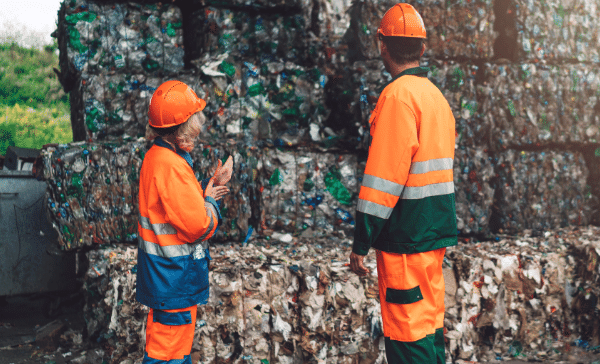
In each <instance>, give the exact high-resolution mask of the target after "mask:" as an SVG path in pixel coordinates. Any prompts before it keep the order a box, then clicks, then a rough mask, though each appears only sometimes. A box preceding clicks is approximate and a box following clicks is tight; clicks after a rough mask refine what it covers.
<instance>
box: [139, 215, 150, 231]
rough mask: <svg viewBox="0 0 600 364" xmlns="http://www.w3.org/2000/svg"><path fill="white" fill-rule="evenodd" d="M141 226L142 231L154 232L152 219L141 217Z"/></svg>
mask: <svg viewBox="0 0 600 364" xmlns="http://www.w3.org/2000/svg"><path fill="white" fill-rule="evenodd" d="M140 225H142V229H146V230H152V225H151V224H150V219H149V218H147V217H144V216H140Z"/></svg>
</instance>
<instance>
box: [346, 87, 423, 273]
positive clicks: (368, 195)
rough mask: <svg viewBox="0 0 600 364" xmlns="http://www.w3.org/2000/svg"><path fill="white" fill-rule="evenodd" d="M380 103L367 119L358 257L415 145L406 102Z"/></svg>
mask: <svg viewBox="0 0 600 364" xmlns="http://www.w3.org/2000/svg"><path fill="white" fill-rule="evenodd" d="M380 102H382V105H380V106H379V107H377V108H376V111H375V113H376V115H374V116H373V118H372V120H371V123H372V124H373V125H372V126H371V136H372V141H371V146H370V148H369V157H368V159H367V165H366V167H365V174H364V177H363V183H362V186H361V188H360V193H359V196H358V205H357V207H356V229H355V230H354V244H353V246H352V252H353V255H358V256H364V255H366V254H367V253H368V252H369V249H370V248H371V245H372V244H373V243H374V242H375V240H376V239H377V237H378V236H379V234H380V232H381V230H382V229H383V227H384V225H385V224H386V223H387V221H388V219H389V217H390V215H391V214H392V211H393V210H394V207H395V206H396V204H397V203H398V199H399V198H400V195H401V194H402V191H403V190H404V185H405V184H406V180H407V179H408V173H409V171H410V165H411V160H412V156H413V155H414V154H415V153H416V151H417V149H418V147H419V142H418V138H417V124H416V117H415V115H414V114H413V112H412V110H411V109H410V108H409V107H408V105H406V104H405V103H404V102H401V101H399V100H396V99H394V98H392V97H388V98H386V99H383V100H381V101H380ZM354 259H355V260H356V259H358V258H356V257H355V258H354ZM356 267H357V268H360V265H359V264H358V263H357V265H356ZM363 267H364V266H363ZM365 269H366V268H365ZM357 273H358V272H357Z"/></svg>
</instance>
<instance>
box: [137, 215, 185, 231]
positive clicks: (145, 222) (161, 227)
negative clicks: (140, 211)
mask: <svg viewBox="0 0 600 364" xmlns="http://www.w3.org/2000/svg"><path fill="white" fill-rule="evenodd" d="M140 225H142V228H144V229H147V230H152V231H154V235H177V230H176V229H175V228H174V227H173V226H171V224H168V223H164V224H151V223H150V219H149V218H147V217H144V216H140Z"/></svg>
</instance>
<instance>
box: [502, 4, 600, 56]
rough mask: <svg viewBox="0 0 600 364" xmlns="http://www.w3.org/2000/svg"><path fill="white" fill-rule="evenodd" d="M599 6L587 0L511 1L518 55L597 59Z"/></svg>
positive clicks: (599, 43) (599, 46)
mask: <svg viewBox="0 0 600 364" xmlns="http://www.w3.org/2000/svg"><path fill="white" fill-rule="evenodd" d="M599 6H600V5H599V4H598V3H597V2H595V1H587V0H576V1H559V0H551V1H544V2H537V1H527V0H516V1H514V7H513V15H512V17H513V19H514V20H513V21H514V22H515V26H514V27H515V30H517V31H518V33H517V34H515V35H516V40H517V43H518V45H519V48H520V51H521V54H522V55H523V57H524V58H527V59H531V60H533V59H538V60H545V61H551V62H557V61H558V62H560V61H577V62H591V63H598V62H600V53H599V52H600V51H599V49H600V38H599V37H598V31H599V30H600V28H599V27H598V22H596V21H595V18H596V14H598V11H599V10H600V9H599Z"/></svg>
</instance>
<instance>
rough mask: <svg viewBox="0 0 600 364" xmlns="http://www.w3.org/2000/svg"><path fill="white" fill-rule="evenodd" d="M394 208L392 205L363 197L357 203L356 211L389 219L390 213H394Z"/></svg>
mask: <svg viewBox="0 0 600 364" xmlns="http://www.w3.org/2000/svg"><path fill="white" fill-rule="evenodd" d="M392 210H393V208H391V207H387V206H383V205H380V204H378V203H375V202H371V201H367V200H362V199H359V200H358V204H357V205H356V211H360V212H362V213H365V214H369V215H373V216H377V217H380V218H382V219H389V218H390V215H391V214H392Z"/></svg>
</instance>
